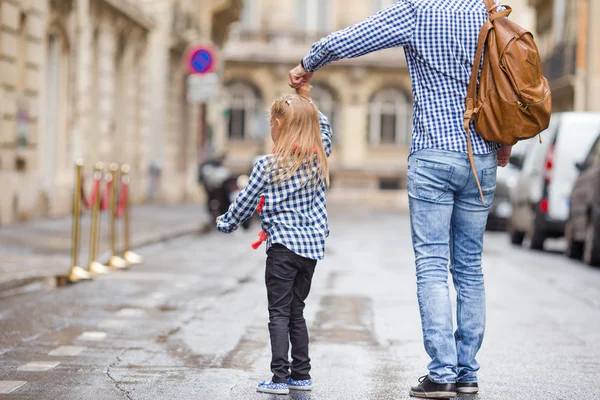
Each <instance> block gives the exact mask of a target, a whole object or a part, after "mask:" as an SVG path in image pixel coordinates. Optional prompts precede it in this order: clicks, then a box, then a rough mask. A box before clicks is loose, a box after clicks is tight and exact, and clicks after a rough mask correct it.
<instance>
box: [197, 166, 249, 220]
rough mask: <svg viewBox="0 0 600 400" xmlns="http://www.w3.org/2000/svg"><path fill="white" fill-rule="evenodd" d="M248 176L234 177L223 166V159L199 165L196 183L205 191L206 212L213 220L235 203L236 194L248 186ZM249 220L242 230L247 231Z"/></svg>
mask: <svg viewBox="0 0 600 400" xmlns="http://www.w3.org/2000/svg"><path fill="white" fill-rule="evenodd" d="M248 180H249V178H248V176H247V175H240V176H237V177H236V176H234V175H233V174H232V173H231V171H230V170H229V169H228V168H227V167H225V166H224V165H223V159H222V158H220V159H212V160H208V161H206V162H204V163H202V164H201V165H200V168H199V171H198V182H199V183H201V184H202V185H203V186H204V189H205V190H206V197H207V201H206V206H207V211H208V213H209V214H210V215H211V217H212V218H213V219H216V218H217V217H219V216H221V215H223V214H225V213H226V212H227V210H228V209H229V206H230V205H231V204H232V203H233V202H234V201H235V199H236V197H237V196H238V194H239V193H240V192H241V191H242V190H243V189H244V188H245V187H246V186H247V185H248ZM250 225H251V222H250V220H247V221H245V222H244V223H243V224H242V227H243V228H244V229H249V228H250Z"/></svg>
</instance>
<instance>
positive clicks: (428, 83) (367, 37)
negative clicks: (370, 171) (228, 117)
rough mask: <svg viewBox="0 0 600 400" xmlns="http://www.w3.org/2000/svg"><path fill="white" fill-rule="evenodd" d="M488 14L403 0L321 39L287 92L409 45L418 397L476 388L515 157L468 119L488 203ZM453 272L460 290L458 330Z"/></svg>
mask: <svg viewBox="0 0 600 400" xmlns="http://www.w3.org/2000/svg"><path fill="white" fill-rule="evenodd" d="M496 3H498V2H497V1H496ZM487 15H488V13H487V10H486V7H485V4H484V2H483V0H399V1H398V2H397V3H396V4H394V5H392V6H391V7H389V8H387V9H385V10H383V11H381V12H379V13H378V14H376V15H374V16H372V17H370V18H368V19H366V20H365V21H364V22H362V23H359V24H357V25H355V26H352V27H349V28H347V29H344V30H342V31H339V32H335V33H333V34H331V35H329V36H328V37H326V38H324V39H321V40H320V41H319V42H317V43H315V44H314V45H313V46H312V49H311V51H310V53H309V54H308V55H307V56H306V57H304V59H303V60H302V62H301V64H300V65H298V66H297V67H296V68H294V69H293V70H292V71H290V86H292V87H295V88H297V87H299V86H300V85H302V84H304V83H306V82H308V81H309V80H310V79H311V78H312V75H313V72H315V71H316V70H318V69H319V68H322V67H324V66H325V65H327V64H329V63H331V62H333V61H336V60H340V59H344V58H353V57H359V56H362V55H365V54H367V53H371V52H373V51H377V50H381V49H386V48H390V47H404V51H405V54H406V59H407V62H408V67H409V70H410V74H411V77H412V82H413V97H414V114H413V115H414V117H413V129H412V144H411V149H410V157H409V166H408V194H409V204H410V219H411V231H412V239H413V248H414V252H415V257H416V270H417V294H418V300H419V308H420V311H421V323H422V328H423V341H424V345H425V349H426V351H427V353H428V354H429V356H430V357H431V363H430V364H429V365H428V369H429V374H428V375H427V376H425V377H422V378H421V379H420V384H419V385H418V386H415V387H413V388H412V389H411V390H410V394H411V396H414V397H427V398H450V397H455V396H456V395H457V392H458V393H477V392H478V391H479V388H478V383H477V371H478V370H479V364H478V363H477V361H476V359H475V356H476V354H477V352H478V351H479V349H480V347H481V343H482V341H483V335H484V330H485V289H484V282H483V273H482V267H481V254H482V252H483V235H484V231H485V226H486V222H487V216H488V211H489V206H490V204H491V203H492V200H493V197H494V192H495V189H496V168H497V166H502V167H504V166H506V165H507V163H508V158H509V156H510V152H511V148H510V147H503V146H499V145H497V144H495V143H489V142H486V141H485V140H484V139H483V138H481V137H480V136H479V135H477V133H476V132H475V130H474V128H473V123H471V128H470V129H471V135H472V145H473V151H474V154H475V167H476V170H477V173H478V176H479V179H480V181H481V185H482V189H483V196H484V198H485V203H484V202H483V201H482V199H481V197H480V194H479V190H478V187H477V183H476V180H475V177H474V175H473V173H472V171H471V167H470V163H469V158H468V155H467V135H466V132H465V130H464V127H463V114H464V112H465V98H466V95H467V87H468V84H469V78H470V75H471V69H472V66H473V62H474V61H473V59H474V57H475V51H476V49H477V38H478V34H479V30H480V29H481V27H482V25H483V23H484V22H485V20H486V18H487ZM449 266H450V267H449ZM448 267H449V268H450V271H451V273H452V276H453V281H454V287H455V288H456V291H457V293H458V299H457V325H458V326H457V329H456V332H454V333H453V323H452V308H451V303H450V296H449V290H448V284H447V277H448Z"/></svg>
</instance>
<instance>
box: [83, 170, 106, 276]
mask: <svg viewBox="0 0 600 400" xmlns="http://www.w3.org/2000/svg"><path fill="white" fill-rule="evenodd" d="M103 171H104V164H103V163H101V162H99V163H97V164H96V168H95V170H94V184H96V183H95V182H96V181H97V180H98V179H99V180H100V181H101V180H102V174H103ZM101 202H102V190H99V191H98V193H97V195H96V198H95V199H94V204H92V207H93V208H92V232H91V234H90V263H89V264H88V271H89V273H90V275H91V276H96V275H101V274H107V273H109V272H110V268H108V267H107V266H106V265H103V264H101V263H100V262H98V261H97V258H98V241H99V240H100V203H101Z"/></svg>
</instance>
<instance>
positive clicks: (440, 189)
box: [412, 159, 454, 201]
mask: <svg viewBox="0 0 600 400" xmlns="http://www.w3.org/2000/svg"><path fill="white" fill-rule="evenodd" d="M412 172H413V174H414V182H415V186H416V193H417V196H418V197H419V198H421V199H424V200H432V201H437V200H440V199H441V198H442V196H444V194H446V193H448V191H449V188H450V180H451V179H452V173H453V172H454V166H452V165H449V164H442V163H437V162H431V161H424V160H421V159H416V160H415V168H414V170H413V171H412Z"/></svg>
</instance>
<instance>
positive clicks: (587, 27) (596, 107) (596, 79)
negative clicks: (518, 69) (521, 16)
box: [529, 0, 600, 112]
mask: <svg viewBox="0 0 600 400" xmlns="http://www.w3.org/2000/svg"><path fill="white" fill-rule="evenodd" d="M529 4H530V5H531V7H534V8H535V10H536V16H537V17H536V28H537V31H538V33H539V37H538V45H539V48H540V52H541V53H542V60H543V62H544V74H545V75H546V77H547V78H548V80H549V81H550V85H551V89H552V103H553V109H554V111H556V112H559V111H600V51H599V50H600V24H598V21H600V2H598V1H597V0H529Z"/></svg>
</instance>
